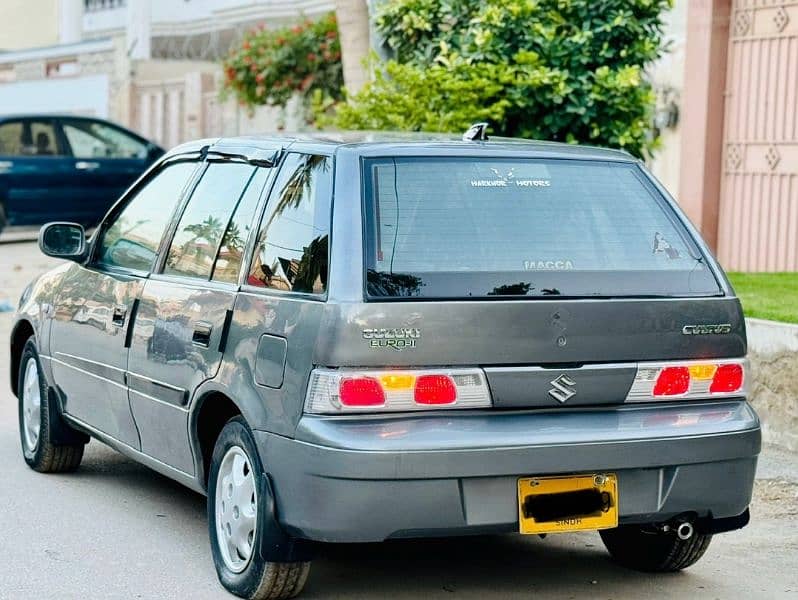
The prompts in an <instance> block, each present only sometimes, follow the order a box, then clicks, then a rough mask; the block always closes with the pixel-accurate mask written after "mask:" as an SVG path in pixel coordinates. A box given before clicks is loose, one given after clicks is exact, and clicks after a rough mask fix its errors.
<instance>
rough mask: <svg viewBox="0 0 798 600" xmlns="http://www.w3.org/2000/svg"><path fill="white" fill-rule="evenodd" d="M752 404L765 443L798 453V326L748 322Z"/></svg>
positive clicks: (761, 321)
mask: <svg viewBox="0 0 798 600" xmlns="http://www.w3.org/2000/svg"><path fill="white" fill-rule="evenodd" d="M746 325H747V328H748V359H749V360H750V361H751V370H750V373H751V377H750V380H749V382H748V392H749V398H750V400H751V404H753V406H754V408H755V409H756V410H757V412H758V413H759V417H760V418H761V419H762V431H763V434H764V440H765V442H772V443H775V444H779V445H781V446H785V447H787V448H789V449H790V450H798V325H793V324H790V323H778V322H775V321H765V320H763V319H746Z"/></svg>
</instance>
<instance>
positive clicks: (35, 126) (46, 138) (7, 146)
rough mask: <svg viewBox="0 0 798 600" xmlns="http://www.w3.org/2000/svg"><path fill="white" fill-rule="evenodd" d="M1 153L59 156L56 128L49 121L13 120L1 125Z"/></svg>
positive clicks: (8, 154)
mask: <svg viewBox="0 0 798 600" xmlns="http://www.w3.org/2000/svg"><path fill="white" fill-rule="evenodd" d="M0 154H2V155H5V156H58V155H60V154H61V151H60V148H59V146H58V139H57V138H56V136H55V128H54V127H53V124H52V123H50V122H48V121H27V120H26V121H12V122H10V123H3V124H2V125H0Z"/></svg>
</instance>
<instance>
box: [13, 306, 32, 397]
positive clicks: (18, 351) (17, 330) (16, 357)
mask: <svg viewBox="0 0 798 600" xmlns="http://www.w3.org/2000/svg"><path fill="white" fill-rule="evenodd" d="M35 335H36V330H35V329H34V328H33V324H32V323H31V322H30V321H28V320H27V319H20V320H19V321H18V322H17V324H16V325H15V326H14V329H13V330H12V331H11V341H10V357H11V360H10V361H9V370H10V373H9V375H10V379H9V381H10V382H11V391H12V392H14V396H16V395H17V393H18V388H19V367H20V361H21V360H22V350H23V349H24V348H25V342H27V341H28V339H30V337H31V336H35Z"/></svg>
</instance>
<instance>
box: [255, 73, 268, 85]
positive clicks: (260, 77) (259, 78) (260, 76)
mask: <svg viewBox="0 0 798 600" xmlns="http://www.w3.org/2000/svg"><path fill="white" fill-rule="evenodd" d="M264 79H266V76H265V75H264V74H263V73H258V74H257V75H255V81H257V82H258V83H263V80H264Z"/></svg>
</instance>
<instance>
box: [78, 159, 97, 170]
mask: <svg viewBox="0 0 798 600" xmlns="http://www.w3.org/2000/svg"><path fill="white" fill-rule="evenodd" d="M99 166H100V163H98V162H91V161H86V160H79V161H78V162H76V163H75V168H76V169H79V170H81V171H93V170H94V169H97V168H99Z"/></svg>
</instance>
